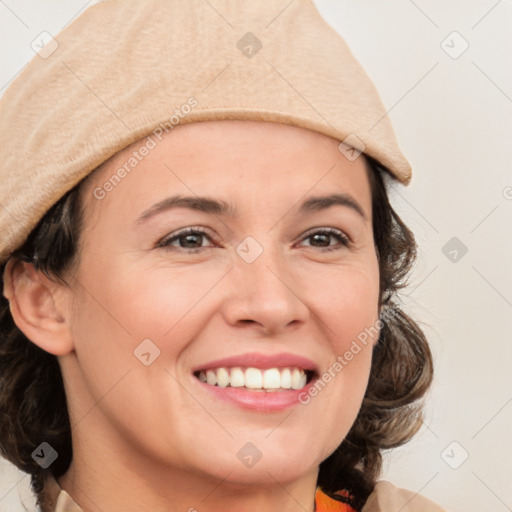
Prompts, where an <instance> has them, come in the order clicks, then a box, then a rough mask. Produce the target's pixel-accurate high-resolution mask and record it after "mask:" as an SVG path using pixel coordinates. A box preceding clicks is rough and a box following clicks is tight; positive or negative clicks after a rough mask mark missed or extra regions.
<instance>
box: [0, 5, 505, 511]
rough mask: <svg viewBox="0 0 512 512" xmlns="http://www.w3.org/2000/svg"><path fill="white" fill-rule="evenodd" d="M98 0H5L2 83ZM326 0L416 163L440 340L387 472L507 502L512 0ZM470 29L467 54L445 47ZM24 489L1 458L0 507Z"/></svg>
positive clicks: (462, 499) (424, 486)
mask: <svg viewBox="0 0 512 512" xmlns="http://www.w3.org/2000/svg"><path fill="white" fill-rule="evenodd" d="M93 3H95V2H89V3H86V2H85V1H84V0H66V1H65V2H64V0H59V1H57V0H37V1H36V0H0V94H1V93H3V91H4V90H5V88H6V87H7V84H8V83H9V82H10V80H11V79H12V78H13V77H15V76H16V75H17V74H18V72H19V71H20V69H21V68H22V67H23V66H24V65H25V64H26V62H28V60H29V59H31V58H32V57H33V56H34V52H33V50H32V49H31V46H30V45H31V42H32V40H33V39H34V38H35V37H36V36H37V35H38V34H40V33H41V32H42V31H48V32H50V33H51V34H54V35H55V34H57V33H58V32H59V31H60V30H61V29H62V27H63V26H64V25H66V24H67V23H68V22H69V21H70V19H71V18H73V17H74V16H75V15H76V14H77V13H78V12H80V11H81V10H82V9H83V8H85V7H86V6H88V5H92V4H93ZM286 3H287V2H284V1H283V5H286ZM315 3H316V4H317V6H318V7H319V9H320V10H321V12H322V14H323V15H324V16H325V18H326V19H327V20H328V21H329V23H331V25H332V26H333V27H334V28H335V29H336V30H338V31H339V32H340V33H341V34H342V35H343V37H344V38H345V39H346V40H347V42H348V43H349V45H350V46H351V48H352V50H353V52H354V54H355V55H356V56H357V57H358V59H359V60H360V61H361V63H362V64H363V66H364V67H365V69H366V70H367V72H368V73H369V74H370V76H371V77H372V79H373V80H374V81H375V83H376V85H377V88H378V90H379V91H380V93H381V96H382V99H383V101H384V103H385V105H386V107H387V108H388V109H389V110H390V112H389V115H390V117H391V119H392V121H393V123H394V125H395V129H396V132H397V136H398V139H399V141H400V143H401V146H402V148H403V150H404V152H405V154H406V155H407V157H408V158H409V160H410V161H411V163H412V165H413V172H414V176H413V181H412V184H411V185H410V186H409V187H406V188H404V187H398V188H396V189H395V190H393V191H392V198H393V203H394V205H395V207H396V209H397V210H398V212H399V213H400V215H401V216H402V218H403V219H404V220H405V221H406V223H407V224H408V225H409V227H411V228H412V230H413V231H414V232H415V234H416V236H417V241H418V244H419V247H420V257H419V260H418V264H417V266H416V270H415V272H414V273H413V275H412V277H411V280H410V286H409V287H408V289H407V290H406V292H405V294H404V301H405V304H406V305H407V308H408V310H409V312H410V313H411V314H412V315H413V316H414V317H415V318H417V319H418V320H420V321H421V325H422V326H423V328H424V329H425V331H426V333H427V335H428V337H429V340H430V342H431V345H432V349H433V351H434V355H435V363H436V382H435V385H434V387H433V390H432V392H431V393H430V394H429V397H428V408H427V417H426V421H425V425H424V427H423V429H422V430H421V431H420V432H419V434H418V435H417V437H416V438H415V439H414V440H413V441H412V442H410V443H409V444H408V445H406V446H405V447H402V448H400V449H397V450H394V451H393V452H391V453H389V454H386V456H385V471H384V473H383V478H385V479H388V480H391V481H392V482H393V483H394V484H395V485H398V486H401V487H406V488H409V489H411V490H413V491H415V492H421V494H424V495H426V496H428V497H430V498H431V499H433V500H434V501H436V502H438V503H439V504H441V505H443V506H444V507H445V508H447V509H448V510H451V511H452V512H468V511H476V510H485V511H488V512H506V511H507V510H509V511H510V510H512V486H511V485H510V484H511V482H512V441H511V435H510V434H511V432H512V428H511V427H512V371H511V370H510V366H511V362H512V337H511V336H510V329H511V327H512V270H511V263H512V243H511V240H510V239H511V236H512V171H511V162H512V150H511V147H512V131H511V128H512V68H511V65H510V56H511V55H512V30H511V28H510V27H511V26H512V25H511V21H512V3H511V1H510V0H498V1H497V0H473V1H471V2H468V1H467V0H466V1H465V0H429V1H426V0H415V1H413V0H386V1H385V2H384V1H382V0H348V1H337V0H316V2H315ZM453 31H457V32H458V33H459V34H460V36H462V38H463V39H461V38H459V36H457V35H453V34H452V32H453ZM450 34H452V35H450ZM448 36H449V37H448ZM447 37H448V39H447ZM464 40H465V41H466V42H467V43H468V44H469V47H468V49H467V50H466V51H465V52H464V53H463V54H462V55H460V56H459V57H458V58H456V59H455V58H452V57H451V56H450V55H448V54H447V53H446V51H445V49H446V50H448V51H449V52H451V53H452V55H455V54H456V53H457V52H458V51H459V50H460V49H462V48H463V45H464V44H465V43H464ZM443 41H445V43H442V42H443ZM443 47H444V48H445V49H443ZM452 237H457V238H458V239H459V240H460V242H462V243H463V244H464V245H465V246H466V247H467V249H468V251H467V253H466V254H465V255H463V256H461V254H462V253H461V251H460V250H459V251H458V253H457V261H455V262H453V261H451V260H450V259H449V258H448V257H447V256H445V254H444V253H443V251H442V250H443V247H444V246H445V244H446V243H447V242H448V241H449V240H450V239H452ZM449 251H453V248H451V247H449V248H448V249H445V252H449ZM454 255H455V253H453V252H452V255H451V257H452V258H453V257H454ZM453 442H455V443H456V444H451V443H453ZM466 454H467V456H468V458H467V460H465V462H464V463H462V464H461V465H460V466H459V467H458V468H457V469H454V468H453V467H456V466H458V465H459V464H460V463H461V462H462V460H463V459H464V457H465V456H466ZM450 466H453V467H450ZM20 495H21V497H22V500H23V501H24V502H25V504H26V507H27V509H28V510H34V506H33V504H32V502H31V497H30V492H29V490H28V478H27V477H24V476H23V474H21V473H18V472H16V471H13V469H12V468H11V467H10V466H9V465H7V464H5V463H0V512H7V511H8V512H19V511H21V510H23V507H21V505H20Z"/></svg>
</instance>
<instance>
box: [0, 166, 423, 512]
mask: <svg viewBox="0 0 512 512" xmlns="http://www.w3.org/2000/svg"><path fill="white" fill-rule="evenodd" d="M367 162H368V176H369V179H370V186H371V191H372V216H373V235H374V240H375V247H376V251H377V256H378V260H379V272H380V306H381V308H382V310H385V309H386V308H394V314H393V315H392V316H391V317H389V318H388V319H387V320H386V321H385V322H383V323H382V327H381V331H380V336H379V341H378V343H377V345H376V347H375V348H374V352H373V359H372V366H371V372H370V379H369V384H368V388H367V390H366V394H365V397H364V399H363V403H362V407H361V409H360V411H359V414H358V416H357V418H356V421H355V422H354V424H353V426H352V428H351V429H350V431H349V433H348V435H347V436H346V438H345V439H344V440H343V442H342V443H341V445H340V446H339V447H338V448H337V449H336V451H335V452H334V453H333V454H332V455H331V456H330V457H328V458H327V459H326V460H325V461H323V462H322V464H321V465H320V473H319V478H318V485H320V486H321V487H322V489H323V490H324V492H326V493H328V494H330V495H331V496H332V495H333V494H334V493H335V492H336V491H340V490H346V491H347V494H348V495H349V497H348V498H340V497H337V499H340V500H343V501H348V502H349V503H351V505H352V506H353V507H354V508H356V509H357V510H360V509H361V508H362V507H363V505H364V503H365V502H366V500H367V498H368V496H369V494H370V493H371V492H372V490H373V488H374V486H375V481H376V478H377V477H378V475H379V473H380V470H381V464H382V459H381V451H382V450H383V449H387V448H393V447H396V446H399V445H401V444H403V443H405V442H406V441H408V440H409V439H410V438H411V437H412V436H413V435H414V434H415V433H416V431H417V430H418V429H419V427H420V426H421V421H422V416H421V402H420V401H419V399H420V398H422V397H423V395H424V394H425V393H426V391H427V390H428V388H429V386H430V383H431V381H432V375H433V367H432V357H431V353H430V350H429V347H428V344H427V341H426V339H425V336H424V334H423V333H422V331H421V329H420V328H419V327H418V325H417V324H416V323H415V322H414V321H413V320H412V319H411V318H409V317H408V316H407V315H406V314H405V313H404V312H403V311H401V309H400V308H399V305H398V304H397V303H396V300H395V298H396V295H397V291H398V290H399V289H400V288H402V287H403V286H404V285H405V279H406V277H407V275H408V273H409V270H410V268H411V266H412V264H413V262H414V260H415V257H416V243H415V240H414V237H413V234H412V233H411V231H410V230H409V229H408V228H407V227H406V226H405V225H404V223H403V222H402V221H401V219H400V218H399V216H398V215H397V214H396V212H395V211H394V210H393V208H392V207H391V205H390V203H389V199H388V194H387V190H386V184H385V181H384V178H383V175H384V174H385V173H384V172H383V169H382V168H381V167H380V166H379V165H378V164H377V162H375V161H373V160H372V159H370V158H367ZM82 218H83V211H82V205H81V200H80V184H78V185H77V186H75V187H74V188H73V189H72V190H71V191H69V192H68V193H67V194H66V195H64V196H63V197H62V198H61V199H60V200H59V201H58V202H57V203H56V204H55V205H54V206H53V207H52V208H51V209H50V210H49V211H48V212H47V213H46V215H45V216H44V217H43V219H42V220H41V221H40V222H39V224H38V225H37V226H36V228H34V230H33V231H32V232H31V234H30V235H29V237H28V238H27V240H26V242H25V243H24V245H23V246H22V247H21V248H20V249H18V250H16V251H15V252H14V253H13V254H12V257H13V258H17V259H21V260H23V261H27V262H32V263H33V264H34V266H35V268H36V269H38V270H40V271H42V272H43V273H44V274H45V275H47V276H48V277H50V278H53V279H57V280H59V281H61V282H63V283H65V282H66V281H65V273H66V271H68V270H69V269H70V268H72V267H73V265H74V264H76V262H77V258H78V256H79V251H78V243H79V236H80V231H81V226H82ZM4 266H5V264H4V265H1V266H0V285H3V269H4ZM43 441H46V442H48V443H49V444H50V445H51V446H52V447H53V448H54V449H55V450H56V451H57V453H58V458H57V459H56V461H55V462H54V463H53V464H52V465H51V466H50V467H49V468H48V469H42V468H41V467H40V466H39V465H38V464H37V463H36V462H35V460H34V459H33V458H32V456H31V454H32V452H33V451H34V450H35V449H36V448H37V447H38V446H39V445H40V443H41V442H43ZM0 454H2V455H3V456H4V457H5V458H6V459H8V460H9V461H10V462H12V463H13V464H14V465H16V466H17V467H18V468H20V469H21V470H23V471H25V472H27V473H29V474H30V475H31V482H32V490H33V492H34V493H35V495H36V497H37V504H38V505H39V506H40V507H41V509H42V510H43V511H46V510H48V506H49V503H48V501H47V498H46V497H45V493H44V481H45V478H46V476H47V475H48V474H49V473H50V472H51V474H53V476H54V477H59V476H60V475H62V474H64V473H65V472H66V471H67V469H68V467H69V464H70V462H71V459H72V455H73V454H72V444H71V427H70V421H69V416H68V410H67V404H66V394H65V391H64V385H63V381H62V375H61V372H60V367H59V363H58V360H57V358H56V357H55V356H54V355H52V354H49V353H47V352H45V351H44V350H42V349H40V348H39V347H37V346H36V345H35V344H34V343H32V342H31V341H30V340H29V339H27V338H26V336H25V335H24V334H23V333H22V332H21V331H20V330H19V329H18V327H17V326H16V325H15V323H14V321H13V319H12V316H11V314H10V310H9V305H8V302H7V300H6V299H5V298H4V297H0Z"/></svg>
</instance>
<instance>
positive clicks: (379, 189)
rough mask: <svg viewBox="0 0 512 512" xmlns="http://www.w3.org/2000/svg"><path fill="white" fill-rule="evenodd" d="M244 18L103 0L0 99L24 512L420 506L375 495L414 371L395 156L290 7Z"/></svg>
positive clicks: (5, 439)
mask: <svg viewBox="0 0 512 512" xmlns="http://www.w3.org/2000/svg"><path fill="white" fill-rule="evenodd" d="M262 4H263V5H262ZM262 4H256V2H252V3H250V2H241V1H234V0H226V1H224V2H219V3H218V4H216V5H215V8H214V7H213V6H212V5H211V4H209V3H205V2H190V1H187V2H185V1H171V2H169V1H164V0H151V1H150V0H147V1H144V2H141V1H140V0H139V1H138V2H135V1H134V0H121V1H111V2H104V3H102V4H101V5H98V6H95V7H93V8H90V9H88V10H87V11H86V12H85V13H84V14H83V15H82V16H80V17H79V18H78V19H77V20H76V21H75V22H74V23H73V24H72V25H70V26H69V27H68V28H67V29H66V30H65V31H64V32H63V33H62V34H61V35H60V36H59V37H58V38H57V39H56V40H55V41H52V42H50V43H51V44H47V45H46V50H44V49H43V51H42V52H41V55H40V57H41V58H40V59H38V60H36V61H34V62H32V63H31V64H30V65H29V66H28V67H27V69H26V70H25V71H24V72H23V73H22V74H21V75H20V77H19V78H18V79H17V80H16V81H15V82H14V83H13V85H12V87H11V88H10V90H9V91H8V92H7V93H6V94H5V97H4V99H3V100H2V107H1V108H2V115H1V116H0V118H1V121H0V133H1V136H2V139H3V140H6V138H7V136H8V135H9V137H11V138H12V139H13V140H14V141H15V143H14V144H13V147H11V148H10V149H9V153H8V154H7V151H6V150H2V151H3V153H4V154H2V157H3V158H2V159H1V160H2V168H1V172H2V182H3V183H5V188H4V191H3V192H2V194H3V195H2V197H1V198H0V203H1V204H2V205H3V206H4V212H3V215H4V216H3V217H2V218H1V220H0V223H1V226H2V232H3V233H5V236H3V239H2V247H1V251H0V255H1V257H0V258H1V259H0V261H1V263H2V265H3V285H4V286H3V288H4V296H5V299H6V301H4V302H5V304H4V308H3V311H2V318H1V336H2V338H1V342H0V365H1V366H0V369H1V379H2V381H1V388H0V389H1V392H0V409H1V411H2V419H1V422H0V431H1V448H2V453H3V455H4V456H5V457H6V458H8V459H9V460H10V461H11V462H13V463H14V464H16V465H17V466H18V467H20V468H21V469H23V470H25V471H27V472H29V473H30V474H31V475H32V484H33V489H34V491H35V493H36V496H37V498H38V504H39V505H40V507H41V509H42V510H44V511H47V510H48V511H51V510H55V511H58V512H61V511H64V510H66V511H69V510H83V511H86V512H89V511H96V510H123V511H130V510H152V511H159V510H161V511H164V510H189V511H193V510H198V511H213V510H224V511H226V510H233V511H234V510H236V511H240V510H242V511H247V512H249V511H253V510H259V511H262V510H269V511H270V510H290V511H295V510H307V511H312V510H317V511H320V510H348V511H351V510H357V511H361V510H362V511H364V512H373V511H382V512H389V511H391V510H397V511H398V510H403V511H407V510H409V511H411V510H415V511H424V510H428V511H436V510H440V509H439V507H437V506H436V505H434V504H433V503H431V502H429V501H428V500H427V499H425V498H421V497H419V496H415V495H414V494H413V493H409V492H407V491H402V490H399V489H396V488H395V487H393V486H392V485H391V484H389V483H385V482H378V483H377V482H376V480H377V478H378V474H379V470H380V463H381V450H383V449H386V448H390V447H394V446H398V445H400V444H402V443H404V442H405V441H406V440H408V439H409V438H410V437H411V436H412V435H413V434H414V433H415V432H416V431H417V429H418V428H419V426H420V424H421V408H420V405H418V402H417V401H418V400H419V399H420V398H421V397H422V396H423V395H424V393H425V392H426V390H427V389H428V387H429V385H430V381H431V378H432V361H431V355H430V351H429V349H428V345H427V343H426V340H425V338H424V336H423V334H422V332H421V331H420V329H419V328H418V327H417V325H416V324H415V323H414V321H413V320H412V319H410V318H409V317H408V316H407V315H405V314H404V313H403V312H402V311H401V310H400V309H399V307H398V306H397V304H396V300H395V295H396V292H397V290H398V289H399V288H400V286H401V285H402V284H403V281H404V278H405V277H406V274H407V272H408V270H409V268H410V265H411V264H412V261H413V259H414V255H415V245H414V239H413V236H412V234H411V233H410V232H409V230H408V229H407V228H406V227H405V226H404V225H403V223H402V222H401V221H400V219H399V217H398V216H397V215H396V213H395V212H394V211H393V209H392V207H391V206H390V204H389V202H388V199H387V194H386V188H385V180H386V176H387V177H388V178H387V179H396V180H398V181H400V182H402V183H404V184H405V183H407V182H408V181H409V179H410V169H409V165H408V163H407V161H406V160H405V158H404V157H403V155H402V154H401V153H400V150H399V149H398V146H397V144H396V141H395V138H394V135H393V131H392V128H391V126H390V124H389V121H388V119H387V117H386V112H385V110H384V108H383V106H382V104H381V102H380V100H379V98H378V96H377V94H376V91H375V90H374V87H373V85H372V84H371V82H370V81H369V79H368V77H367V76H366V75H365V74H364V72H363V71H362V69H361V68H360V66H359V65H358V64H357V62H356V61H355V60H354V58H353V57H352V56H351V54H350V52H349V50H348V49H347V47H346V45H345V44H344V42H343V41H342V40H341V39H340V38H339V36H338V35H337V34H335V33H334V32H333V31H332V30H331V29H330V28H329V27H328V26H327V25H326V24H325V22H324V21H323V20H322V19H321V18H320V16H319V14H318V13H317V11H316V9H315V8H314V6H313V5H312V4H310V3H309V2H306V1H297V2H294V3H292V4H290V5H289V6H288V7H287V8H286V9H283V7H284V6H283V5H281V3H280V2H277V1H276V2H268V3H262ZM3 146H4V147H5V146H6V145H5V144H4V145H3ZM14 165H16V168H15V167H14ZM385 175H386V176H385ZM7 301H8V303H7Z"/></svg>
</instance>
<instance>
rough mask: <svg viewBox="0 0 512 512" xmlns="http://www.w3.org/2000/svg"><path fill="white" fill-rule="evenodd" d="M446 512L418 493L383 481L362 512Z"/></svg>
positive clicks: (376, 487) (377, 486)
mask: <svg viewBox="0 0 512 512" xmlns="http://www.w3.org/2000/svg"><path fill="white" fill-rule="evenodd" d="M399 511H400V512H446V511H445V509H443V508H441V507H440V506H439V505H436V504H435V503H434V502H433V501H430V500H429V499H427V498H425V497H423V496H421V495H420V494H418V493H415V492H412V491H407V490H405V489H399V488H398V487H395V486H394V485H393V484H391V483H390V482H386V481H384V480H381V481H379V482H377V485H376V486H375V489H374V490H373V492H372V494H370V497H369V498H368V501H367V502H366V504H365V506H364V507H363V510H362V511H361V512H399Z"/></svg>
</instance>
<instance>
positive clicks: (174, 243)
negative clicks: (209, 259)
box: [157, 228, 213, 249]
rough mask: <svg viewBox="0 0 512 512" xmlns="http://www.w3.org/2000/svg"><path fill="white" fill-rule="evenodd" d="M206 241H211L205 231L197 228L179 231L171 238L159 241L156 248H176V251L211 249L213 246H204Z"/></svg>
mask: <svg viewBox="0 0 512 512" xmlns="http://www.w3.org/2000/svg"><path fill="white" fill-rule="evenodd" d="M207 241H210V242H211V241H212V240H211V238H210V237H209V236H208V235H207V234H206V232H205V231H203V230H202V229H198V228H190V229H187V230H185V231H181V232H179V233H176V234H174V235H172V236H169V237H167V238H164V239H163V240H161V241H160V242H159V243H158V245H157V247H164V248H171V249H172V248H176V249H201V248H205V247H213V244H212V243H210V245H205V244H204V243H205V242H207Z"/></svg>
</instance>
